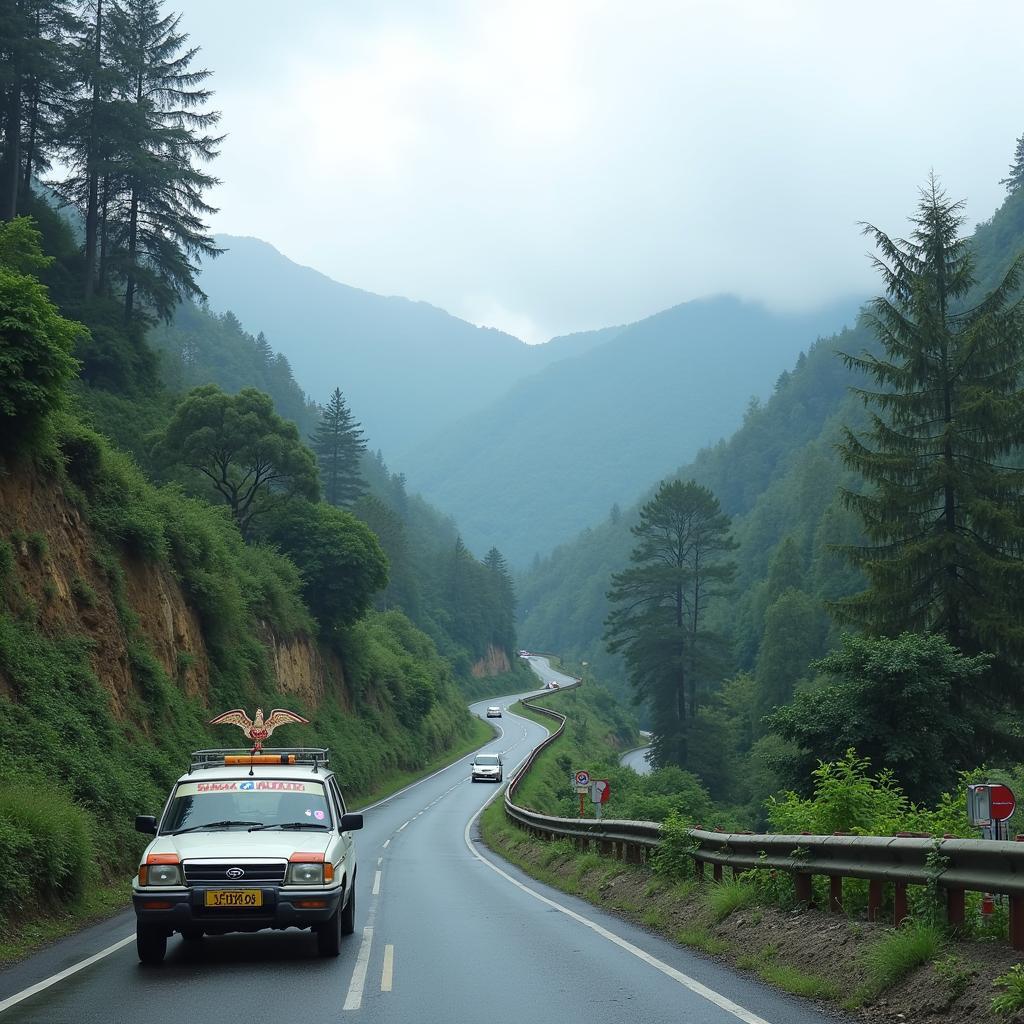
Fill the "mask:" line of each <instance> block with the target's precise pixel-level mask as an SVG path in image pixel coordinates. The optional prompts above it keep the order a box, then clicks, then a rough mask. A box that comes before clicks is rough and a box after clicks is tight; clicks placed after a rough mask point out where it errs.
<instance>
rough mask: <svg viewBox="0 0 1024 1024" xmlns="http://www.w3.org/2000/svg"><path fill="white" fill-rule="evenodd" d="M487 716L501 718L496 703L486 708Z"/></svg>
mask: <svg viewBox="0 0 1024 1024" xmlns="http://www.w3.org/2000/svg"><path fill="white" fill-rule="evenodd" d="M487 717H488V718H501V708H499V707H498V706H497V705H496V704H495V705H493V706H492V707H489V708H488V709H487Z"/></svg>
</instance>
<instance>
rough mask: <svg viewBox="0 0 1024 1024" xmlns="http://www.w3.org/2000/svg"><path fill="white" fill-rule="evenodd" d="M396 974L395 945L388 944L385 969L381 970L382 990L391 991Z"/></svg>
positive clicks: (385, 949) (385, 952)
mask: <svg viewBox="0 0 1024 1024" xmlns="http://www.w3.org/2000/svg"><path fill="white" fill-rule="evenodd" d="M394 975H395V947H394V946H392V945H387V946H385V947H384V970H382V971H381V972H380V990H381V992H390V991H391V983H392V981H393V980H394Z"/></svg>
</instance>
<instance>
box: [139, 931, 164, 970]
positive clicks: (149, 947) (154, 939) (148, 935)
mask: <svg viewBox="0 0 1024 1024" xmlns="http://www.w3.org/2000/svg"><path fill="white" fill-rule="evenodd" d="M135 948H136V950H137V951H138V954H139V962H140V963H144V964H148V965H150V966H152V965H155V964H159V963H163V959H164V955H165V954H166V953H167V931H166V930H165V929H164V928H161V927H160V926H158V925H151V924H140V925H137V926H136V928H135Z"/></svg>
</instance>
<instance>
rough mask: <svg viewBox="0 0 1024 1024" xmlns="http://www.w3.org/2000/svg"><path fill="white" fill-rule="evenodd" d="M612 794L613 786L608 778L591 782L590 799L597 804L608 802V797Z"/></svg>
mask: <svg viewBox="0 0 1024 1024" xmlns="http://www.w3.org/2000/svg"><path fill="white" fill-rule="evenodd" d="M611 795H612V787H611V786H610V785H609V784H608V780H607V779H595V780H594V781H593V782H592V783H591V784H590V799H591V800H593V801H594V803H595V804H606V803H608V797H610V796H611Z"/></svg>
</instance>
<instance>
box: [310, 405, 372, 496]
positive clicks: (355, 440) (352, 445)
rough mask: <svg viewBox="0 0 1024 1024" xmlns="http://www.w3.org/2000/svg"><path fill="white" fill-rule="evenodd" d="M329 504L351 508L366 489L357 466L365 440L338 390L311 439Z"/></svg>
mask: <svg viewBox="0 0 1024 1024" xmlns="http://www.w3.org/2000/svg"><path fill="white" fill-rule="evenodd" d="M310 447H311V448H312V449H313V451H314V453H315V454H316V458H317V462H318V463H319V465H320V477H321V480H322V481H323V488H324V500H325V501H326V502H327V503H328V504H329V505H343V506H346V507H347V506H350V505H352V503H353V502H354V501H356V499H357V498H358V497H359V496H360V495H361V494H362V493H363V492H364V491H365V490H366V483H365V482H364V480H363V474H362V470H361V469H360V463H361V462H362V458H363V453H364V452H365V451H366V439H365V438H364V437H363V431H362V429H361V425H360V424H359V423H357V422H356V419H355V417H354V416H353V415H352V411H351V410H350V409H349V407H348V404H347V403H346V401H345V398H344V396H343V395H342V393H341V389H340V388H335V389H334V392H333V394H332V395H331V397H330V399H329V400H328V402H327V405H326V407H325V408H324V410H323V412H322V413H321V415H320V423H319V425H318V426H317V428H316V431H315V433H314V434H313V436H312V437H311V438H310Z"/></svg>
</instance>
